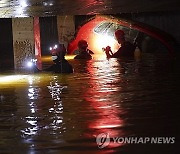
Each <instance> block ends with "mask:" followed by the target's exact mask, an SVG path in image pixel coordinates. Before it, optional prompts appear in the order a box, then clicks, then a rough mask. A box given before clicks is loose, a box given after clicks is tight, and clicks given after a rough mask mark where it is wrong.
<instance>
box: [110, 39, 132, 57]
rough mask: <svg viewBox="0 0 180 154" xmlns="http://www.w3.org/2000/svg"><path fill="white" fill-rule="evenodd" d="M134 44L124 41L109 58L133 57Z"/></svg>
mask: <svg viewBox="0 0 180 154" xmlns="http://www.w3.org/2000/svg"><path fill="white" fill-rule="evenodd" d="M134 51H135V46H134V45H133V44H131V43H130V42H128V41H126V42H124V43H123V44H122V46H121V47H120V48H119V50H118V51H117V52H116V53H114V54H113V55H111V56H110V57H111V58H120V57H129V58H130V57H134Z"/></svg>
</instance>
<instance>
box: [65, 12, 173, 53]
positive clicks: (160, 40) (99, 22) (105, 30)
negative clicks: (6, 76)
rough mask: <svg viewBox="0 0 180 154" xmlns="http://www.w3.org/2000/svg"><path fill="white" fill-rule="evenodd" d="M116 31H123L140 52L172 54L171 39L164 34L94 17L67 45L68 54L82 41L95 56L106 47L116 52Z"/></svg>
mask: <svg viewBox="0 0 180 154" xmlns="http://www.w3.org/2000/svg"><path fill="white" fill-rule="evenodd" d="M117 29H121V30H123V31H124V32H125V37H126V39H127V40H128V41H130V42H131V43H136V44H137V46H138V47H139V48H140V49H141V51H142V52H162V51H163V52H164V51H166V52H168V53H172V54H173V52H174V49H173V39H172V38H171V36H169V35H168V34H166V33H165V32H162V31H160V30H158V29H156V28H153V27H150V26H147V25H145V24H142V23H139V22H134V21H128V20H127V19H120V18H116V17H113V16H103V15H96V16H95V17H93V18H91V19H90V20H88V21H87V22H86V23H85V24H83V25H82V26H81V27H80V28H79V30H78V31H77V33H76V36H75V38H74V40H72V41H71V42H70V43H69V45H68V48H67V51H68V54H74V51H75V50H76V49H77V44H78V42H79V41H80V40H82V39H83V40H86V41H87V42H88V48H89V49H90V50H92V51H93V52H94V53H95V54H101V53H102V52H103V50H102V49H103V48H104V47H106V46H110V47H111V49H112V51H114V52H115V51H117V50H118V48H119V47H120V46H119V44H118V42H117V40H116V39H115V36H114V32H115V31H116V30H117Z"/></svg>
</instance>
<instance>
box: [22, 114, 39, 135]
mask: <svg viewBox="0 0 180 154" xmlns="http://www.w3.org/2000/svg"><path fill="white" fill-rule="evenodd" d="M26 123H27V124H30V126H29V127H28V128H25V129H24V130H21V133H22V134H23V135H35V134H37V131H38V129H39V128H38V125H37V118H36V117H30V116H28V117H26Z"/></svg>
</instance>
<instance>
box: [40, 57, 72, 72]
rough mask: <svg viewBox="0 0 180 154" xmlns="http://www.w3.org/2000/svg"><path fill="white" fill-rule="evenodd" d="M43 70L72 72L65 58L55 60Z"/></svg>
mask: <svg viewBox="0 0 180 154" xmlns="http://www.w3.org/2000/svg"><path fill="white" fill-rule="evenodd" d="M43 71H48V72H54V73H73V68H72V66H71V65H70V64H69V63H68V61H67V60H66V59H63V60H61V61H58V62H56V63H55V64H53V65H52V66H50V67H49V68H46V69H45V70H43Z"/></svg>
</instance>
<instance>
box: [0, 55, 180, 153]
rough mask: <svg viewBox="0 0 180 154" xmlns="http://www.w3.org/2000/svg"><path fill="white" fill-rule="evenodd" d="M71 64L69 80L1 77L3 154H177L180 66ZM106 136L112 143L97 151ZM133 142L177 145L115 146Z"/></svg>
mask: <svg viewBox="0 0 180 154" xmlns="http://www.w3.org/2000/svg"><path fill="white" fill-rule="evenodd" d="M70 63H71V64H72V65H73V66H74V69H75V73H74V74H70V75H68V74H65V75H60V74H59V75H58V74H49V73H41V74H34V75H33V74H15V73H14V74H12V73H11V74H5V73H4V74H1V75H0V138H1V140H0V153H29V154H31V153H85V152H86V153H120V152H123V153H145V152H146V153H167V154H169V153H178V147H177V146H176V145H177V144H178V143H179V141H178V138H179V135H178V134H179V123H178V122H179V109H180V105H179V102H180V101H179V83H180V80H179V77H180V74H179V73H180V71H179V66H180V65H179V62H178V60H176V61H170V60H168V58H167V57H163V56H156V57H154V56H153V55H147V56H145V58H144V59H143V60H142V61H141V62H135V61H122V60H117V59H109V60H106V59H103V60H100V59H94V60H90V61H78V60H70ZM102 133H103V134H105V135H107V134H108V135H109V137H110V141H111V142H110V144H109V145H108V146H106V147H104V148H102V147H101V146H102V145H99V147H100V148H98V145H97V143H96V136H98V135H99V134H102ZM129 136H133V137H176V140H175V141H176V142H175V144H123V143H120V144H119V143H113V142H112V141H113V139H114V138H115V137H129ZM106 137H107V136H106Z"/></svg>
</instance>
